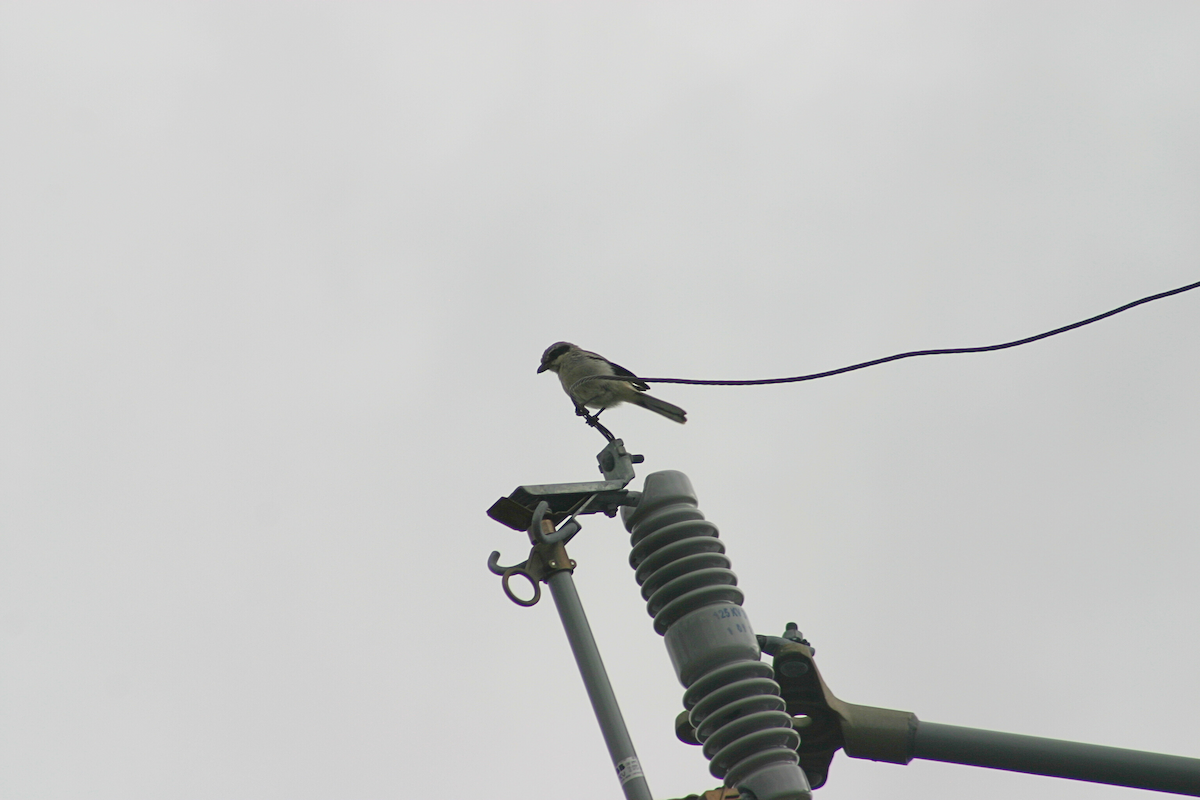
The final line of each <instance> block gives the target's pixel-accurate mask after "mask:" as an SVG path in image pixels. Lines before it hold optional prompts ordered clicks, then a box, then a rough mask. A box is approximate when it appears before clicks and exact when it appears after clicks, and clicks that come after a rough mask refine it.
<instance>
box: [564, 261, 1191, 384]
mask: <svg viewBox="0 0 1200 800" xmlns="http://www.w3.org/2000/svg"><path fill="white" fill-rule="evenodd" d="M1196 288H1200V281H1197V282H1196V283H1190V284H1188V285H1187V286H1180V287H1179V288H1178V289H1171V290H1169V291H1166V292H1159V293H1158V294H1152V295H1150V296H1149V297H1143V298H1142V299H1141V300H1134V301H1133V302H1132V303H1126V304H1125V305H1123V306H1121V307H1119V308H1114V309H1112V310H1111V311H1105V312H1104V313H1103V314H1097V315H1096V316H1094V317H1088V318H1087V319H1085V320H1080V321H1079V322H1072V323H1071V324H1070V325H1064V326H1062V327H1061V328H1055V329H1054V330H1052V331H1046V332H1045V333H1039V334H1037V335H1036V336H1027V337H1025V338H1024V339H1016V340H1014V341H1011V342H1004V343H1002V344H989V345H984V346H983V347H947V348H942V349H938V350H910V351H909V352H907V353H896V354H895V355H890V356H884V357H883V358H875V359H872V360H870V361H863V362H862V363H860V364H851V365H850V366H848V367H839V368H837V369H831V370H827V371H825V372H814V373H812V374H811V375H795V376H792V377H789V378H756V379H753V380H736V381H726V380H702V379H699V378H643V377H641V376H639V377H638V380H641V381H644V382H645V383H687V384H695V385H698V386H762V385H766V384H771V383H799V382H801V381H815V380H817V379H818V378H828V377H830V376H833V375H841V374H842V373H844V372H853V371H854V370H856V369H866V368H867V367H873V366H875V365H876V364H886V363H887V362H889V361H899V360H900V359H902V358H915V357H916V356H945V355H951V354H953V353H986V352H988V351H991V350H1005V349H1007V348H1009V347H1018V346H1020V345H1023V344H1029V343H1030V342H1036V341H1038V340H1039V339H1047V338H1049V337H1051V336H1057V335H1058V334H1060V333H1066V332H1067V331H1071V330H1075V329H1076V328H1082V327H1083V326H1084V325H1091V324H1092V323H1093V322H1099V321H1100V320H1102V319H1106V318H1107V317H1111V316H1113V315H1114V314H1120V313H1121V312H1122V311H1128V310H1129V309H1131V308H1136V307H1137V306H1140V305H1142V304H1144V303H1149V302H1152V301H1154V300H1161V299H1163V298H1164V297H1170V296H1171V295H1175V294H1182V293H1183V292H1188V291H1191V290H1192V289H1196ZM593 380H629V378H628V377H627V376H626V377H625V378H622V377H621V376H615V375H593V376H591V377H587V378H584V379H582V380H580V381H577V382H576V383H575V384H574V385H573V386H572V387H571V391H572V392H574V390H575V387H576V386H579V385H580V384H582V383H586V382H587V381H593Z"/></svg>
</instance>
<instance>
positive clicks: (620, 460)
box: [487, 439, 645, 531]
mask: <svg viewBox="0 0 1200 800" xmlns="http://www.w3.org/2000/svg"><path fill="white" fill-rule="evenodd" d="M596 460H597V461H598V462H599V463H600V472H601V474H603V475H604V477H605V480H602V481H584V482H581V483H541V484H531V485H528V486H518V487H517V488H516V489H515V490H513V493H512V494H510V495H509V496H508V497H501V498H500V499H499V500H497V501H496V502H495V503H493V504H492V507H491V508H489V509H488V512H487V514H488V516H489V517H491V518H492V519H494V520H496V522H499V523H500V524H502V525H507V526H508V527H510V528H512V529H513V530H515V531H527V530H529V529H530V526H531V525H532V524H533V512H534V509H535V508H536V507H537V505H538V503H539V502H542V501H545V503H546V505H547V509H548V510H547V512H546V519H549V520H550V521H551V522H553V523H554V524H556V525H557V524H558V523H560V522H562V521H563V520H564V519H567V518H568V517H573V516H575V515H577V514H594V513H596V512H600V513H603V514H605V515H606V516H609V517H614V516H616V514H617V510H618V509H619V508H620V507H621V506H624V505H630V504H631V498H630V495H631V493H630V492H627V491H625V487H626V486H627V485H629V482H630V481H632V480H633V479H634V472H633V465H634V464H640V463H642V461H644V460H645V458H644V457H643V456H640V455H633V454H631V453H629V452H628V451H627V450H626V449H625V444H624V442H622V441H621V440H620V439H614V440H613V441H611V442H609V443H608V444H607V445H605V447H604V449H603V450H601V451H600V452H599V454H597V456H596ZM589 498H591V499H589ZM585 503H586V504H587V507H586V509H585V508H584V504H585Z"/></svg>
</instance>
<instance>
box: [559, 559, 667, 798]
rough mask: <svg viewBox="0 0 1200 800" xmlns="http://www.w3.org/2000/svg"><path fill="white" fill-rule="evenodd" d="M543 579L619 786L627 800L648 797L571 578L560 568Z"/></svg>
mask: <svg viewBox="0 0 1200 800" xmlns="http://www.w3.org/2000/svg"><path fill="white" fill-rule="evenodd" d="M546 582H547V583H549V584H550V594H551V596H552V597H554V605H555V606H556V607H557V608H558V616H559V617H560V618H561V619H562V624H563V629H564V630H565V631H566V632H567V641H569V642H570V643H571V651H572V652H573V653H574V654H575V663H576V664H578V665H579V674H580V675H581V676H583V685H584V687H585V688H586V689H587V693H588V697H589V698H590V699H591V701H592V710H593V711H595V712H596V721H597V722H599V723H600V732H601V733H602V734H603V735H604V743H605V744H606V745H608V754H609V757H610V758H612V763H613V767H614V768H615V769H616V771H617V778H618V779H619V780H620V781H621V789H622V791H624V792H625V797H626V798H628V800H652V798H651V796H650V786H649V785H648V784H647V783H646V778H645V776H644V775H642V766H641V763H640V762H639V761H638V757H637V753H636V752H635V751H634V749H633V740H631V739H630V738H629V731H628V730H627V729H626V728H625V719H624V718H623V717H622V716H621V709H620V707H619V706H618V705H617V696H616V695H615V694H613V690H612V684H610V683H609V682H608V673H607V672H605V670H604V662H603V661H601V659H600V650H599V649H598V648H597V647H596V640H595V638H594V637H593V636H592V628H591V626H590V625H588V621H587V615H586V614H584V613H583V604H582V603H581V602H580V601H579V594H578V593H577V592H576V591H575V581H574V579H573V578H572V577H571V573H570V572H569V571H567V570H562V571H559V572H554V573H552V574H551V575H550V576H549V578H547V579H546Z"/></svg>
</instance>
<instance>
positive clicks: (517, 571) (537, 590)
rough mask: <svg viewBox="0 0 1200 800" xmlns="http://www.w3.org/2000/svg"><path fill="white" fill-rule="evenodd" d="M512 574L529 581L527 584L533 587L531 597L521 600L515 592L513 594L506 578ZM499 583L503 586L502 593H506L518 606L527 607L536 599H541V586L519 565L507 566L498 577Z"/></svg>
mask: <svg viewBox="0 0 1200 800" xmlns="http://www.w3.org/2000/svg"><path fill="white" fill-rule="evenodd" d="M513 575H520V576H521V577H523V578H524V579H525V580H527V581H529V585H530V586H532V587H533V597H531V598H530V599H528V600H522V599H521V598H520V597H517V596H516V595H515V594H513V591H512V589H510V588H509V586H508V579H509V578H511V577H512V576H513ZM500 585H501V586H502V587H503V588H504V593H505V594H506V595H508V599H509V600H512V601H513V602H514V603H516V604H517V605H519V606H524V607H525V608H529V607H530V606H532V605H536V604H537V601H538V600H541V599H542V587H541V586H539V585H538V582H537V581H536V580H534V579H533V576H532V575H530V574H529V573H528V572H526V571H525V570H523V569H521V568H520V567H509V568H508V569H506V570H505V571H504V576H503V577H502V578H500Z"/></svg>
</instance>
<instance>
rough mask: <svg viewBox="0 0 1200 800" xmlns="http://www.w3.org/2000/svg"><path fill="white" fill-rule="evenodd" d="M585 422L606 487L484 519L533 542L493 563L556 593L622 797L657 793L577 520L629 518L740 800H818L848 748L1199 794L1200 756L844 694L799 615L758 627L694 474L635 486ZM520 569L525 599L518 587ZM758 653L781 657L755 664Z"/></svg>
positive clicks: (690, 702)
mask: <svg viewBox="0 0 1200 800" xmlns="http://www.w3.org/2000/svg"><path fill="white" fill-rule="evenodd" d="M588 424H590V425H592V426H593V427H597V428H601V431H600V432H601V433H602V434H603V435H604V437H605V438H606V439H607V440H608V445H607V446H606V447H605V448H604V449H603V450H601V451H600V453H599V454H598V455H597V456H596V459H597V461H599V463H600V472H601V473H602V474H603V476H604V480H603V481H589V482H582V483H559V484H539V485H530V486H521V487H518V488H517V489H516V490H515V491H514V492H513V493H512V494H510V495H509V496H508V497H502V498H500V499H499V500H497V501H496V503H495V504H493V505H492V507H491V508H490V509H488V516H490V517H491V518H492V519H494V520H496V521H497V522H500V523H502V524H504V525H507V526H508V527H510V528H513V529H515V530H519V531H525V532H526V534H527V535H528V536H529V541H530V544H531V545H532V549H531V550H530V552H529V557H528V558H527V559H526V560H525V561H522V562H521V563H519V564H516V565H514V566H511V567H504V566H501V565H500V563H499V559H500V554H499V553H498V552H493V553H492V554H491V556H490V557H489V559H488V568H489V569H490V570H491V571H492V572H493V573H495V574H497V575H499V576H501V586H502V588H503V589H504V593H505V594H506V595H508V597H509V598H510V599H511V600H512V601H513V602H514V603H517V604H518V605H522V606H532V605H534V604H535V603H537V602H538V600H539V599H540V598H541V587H540V584H541V583H545V584H547V585H548V586H549V587H550V593H551V596H552V597H553V598H554V602H555V605H556V606H557V608H558V613H559V616H560V618H561V619H562V624H563V629H564V630H565V631H566V634H567V639H568V641H569V642H570V645H571V650H572V652H573V653H574V655H575V661H576V664H577V665H578V667H579V672H580V675H581V676H582V677H583V683H584V686H585V688H586V689H587V693H588V697H589V698H590V699H591V702H592V709H593V710H594V711H595V714H596V720H597V721H598V722H599V724H600V730H601V733H602V734H603V736H604V741H605V744H606V745H607V747H608V751H609V756H610V758H611V759H612V764H613V767H614V769H615V770H616V773H617V777H618V780H619V781H620V784H621V789H622V790H623V791H624V793H625V797H626V798H628V800H651V795H650V789H649V787H648V785H647V783H646V778H645V776H644V775H643V773H642V767H641V763H640V762H639V761H638V757H637V753H636V752H635V751H634V748H633V742H632V741H631V740H630V738H629V732H628V731H627V730H626V728H625V722H624V719H623V718H622V716H621V711H620V708H619V707H618V705H617V700H616V696H615V695H614V694H613V690H612V686H611V685H610V684H609V681H608V675H607V673H606V672H605V670H604V663H603V662H602V661H601V659H600V653H599V650H598V649H597V647H596V642H595V639H594V638H593V637H592V632H591V628H590V627H589V625H588V621H587V617H586V615H585V614H584V611H583V605H582V603H581V602H580V600H579V595H578V594H577V593H576V591H575V584H574V581H573V579H572V571H573V570H574V569H575V566H576V564H575V562H574V561H572V560H571V558H570V557H569V556H568V555H567V550H566V544H567V542H569V541H570V540H571V538H572V537H573V536H575V534H576V533H578V532H579V531H580V529H581V526H580V523H579V522H578V520H577V517H579V516H580V515H583V514H594V513H603V514H605V515H607V516H609V517H615V516H616V515H617V514H618V513H620V514H621V519H622V522H624V524H625V528H626V530H628V531H629V533H630V544H631V546H632V551H631V553H630V556H629V563H630V565H631V566H632V567H633V569H634V578H635V580H636V581H637V583H638V585H639V586H641V587H642V597H643V599H645V600H646V603H647V610H648V611H649V613H650V616H651V617H653V618H654V630H655V631H656V632H657V633H658V634H659V635H661V636H662V637H663V639H664V641H665V643H666V647H667V654H668V656H669V657H670V660H671V664H672V666H673V667H674V668H675V674H676V677H678V679H679V682H680V683H681V684H682V685H683V687H684V694H683V705H684V709H685V710H684V712H683V713H681V714H680V715H679V717H678V718H677V719H676V721H675V731H676V735H677V736H678V737H679V739H681V740H682V741H684V742H687V743H688V744H694V745H700V746H702V752H703V753H704V756H705V757H706V758H707V759H708V760H709V762H710V766H709V770H710V772H711V773H712V775H713V776H715V777H717V778H720V779H721V780H722V781H723V782H724V785H725V786H726V787H729V788H730V789H736V790H737V792H738V793H739V795H740V797H741V798H743V799H744V800H811V798H812V792H811V789H815V788H819V787H821V786H822V785H824V784H825V782H826V781H827V780H828V777H829V769H830V765H831V764H832V761H833V756H834V754H835V753H836V752H837V751H838V750H844V751H845V753H846V755H848V756H850V757H851V758H863V759H870V760H873V761H884V762H890V763H893V764H908V763H909V762H911V761H912V760H913V759H917V758H923V759H928V760H933V761H943V762H947V763H952V764H967V765H972V766H980V767H989V768H991V769H1002V770H1009V771H1013V772H1025V773H1030V774H1034V775H1046V776H1052V777H1059V778H1069V779H1073V780H1080V781H1091V782H1093V783H1105V784H1111V785H1115V786H1127V787H1133V788H1139V789H1150V790H1153V791H1159V792H1169V793H1173V794H1181V795H1191V796H1197V797H1200V759H1196V758H1185V757H1182V756H1171V755H1163V754H1159V753H1147V752H1142V751H1138V750H1125V749H1121V748H1116V747H1103V746H1100V745H1093V744H1081V743H1078V742H1065V741H1060V740H1057V739H1045V738H1040V737H1035V736H1024V735H1019V734H1013V733H999V732H996V731H987V730H979V729H976V728H964V727H959V726H955V725H941V724H937V723H932V722H922V721H920V720H919V719H917V716H916V715H915V714H912V713H910V712H907V711H893V710H891V709H886V708H874V707H870V706H860V705H855V704H853V703H847V702H845V701H843V700H840V699H838V698H837V697H835V696H834V694H833V692H831V691H830V690H829V687H828V686H827V685H826V684H825V680H824V679H823V678H822V677H821V673H820V671H819V670H818V669H817V665H816V661H815V660H814V658H813V655H814V653H815V651H814V649H813V648H812V646H811V645H810V644H809V643H808V641H806V640H805V639H804V638H803V636H802V635H801V633H800V631H799V630H798V629H797V626H796V625H795V623H790V624H789V625H788V626H787V630H786V631H784V634H783V636H782V637H778V636H756V635H755V633H754V631H753V629H752V628H751V626H750V620H749V619H748V618H747V617H746V613H745V611H744V610H743V609H742V599H743V594H742V590H741V589H739V588H738V586H737V576H736V575H734V573H733V571H732V570H731V569H730V561H729V559H728V558H727V557H726V555H725V545H724V543H722V542H721V540H720V539H719V538H718V536H717V528H716V526H715V525H713V524H712V523H711V522H708V521H707V520H705V518H704V515H703V514H702V513H701V512H700V510H699V507H698V504H697V500H696V494H695V492H694V491H693V489H692V485H691V482H690V481H689V480H688V477H687V476H686V475H684V474H683V473H682V472H676V471H673V470H666V471H662V472H655V473H651V474H650V475H648V476H647V477H646V479H645V483H644V487H643V491H641V492H636V491H630V490H629V489H627V488H626V487H627V486H628V485H629V483H630V481H632V480H633V478H634V477H635V476H634V471H633V465H634V464H640V463H641V462H642V461H643V458H642V456H639V455H632V454H630V453H629V452H627V451H626V450H625V446H624V444H623V442H622V441H621V440H620V439H616V438H614V437H613V436H612V434H611V433H610V432H609V431H608V430H607V429H603V428H602V426H600V425H598V423H597V422H596V420H595V419H594V418H593V417H591V416H590V415H589V419H588ZM517 576H520V577H521V578H523V579H524V580H525V581H527V582H528V583H529V584H530V586H531V591H532V596H531V597H529V598H521V597H519V596H518V595H517V593H516V592H514V591H513V589H512V587H511V586H510V583H511V581H512V579H513V578H515V577H517ZM764 652H765V653H767V654H769V655H772V656H773V657H774V659H773V662H772V664H767V663H765V662H763V661H762V660H761V654H762V653H764ZM810 786H811V788H810Z"/></svg>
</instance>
